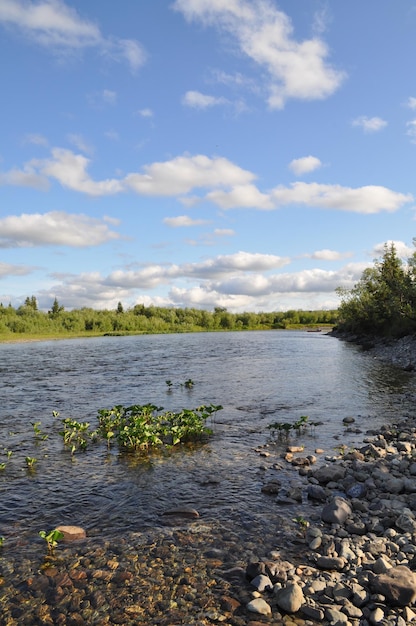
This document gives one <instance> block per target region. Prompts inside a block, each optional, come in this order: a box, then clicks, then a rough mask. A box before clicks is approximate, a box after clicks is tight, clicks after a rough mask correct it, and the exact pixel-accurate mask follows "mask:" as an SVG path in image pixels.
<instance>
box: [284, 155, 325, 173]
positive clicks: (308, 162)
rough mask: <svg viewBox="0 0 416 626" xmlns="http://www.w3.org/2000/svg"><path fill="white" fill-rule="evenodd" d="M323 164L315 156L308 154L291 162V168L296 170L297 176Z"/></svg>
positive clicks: (293, 170)
mask: <svg viewBox="0 0 416 626" xmlns="http://www.w3.org/2000/svg"><path fill="white" fill-rule="evenodd" d="M321 166H322V163H321V161H320V160H319V159H318V158H317V157H314V156H311V155H309V156H306V157H301V158H300V159H293V161H291V162H290V163H289V168H290V169H291V170H292V172H294V173H295V174H296V175H297V176H300V175H302V174H308V173H309V172H313V171H314V170H317V169H318V168H320V167H321Z"/></svg>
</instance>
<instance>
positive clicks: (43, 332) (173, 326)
mask: <svg viewBox="0 0 416 626" xmlns="http://www.w3.org/2000/svg"><path fill="white" fill-rule="evenodd" d="M337 318H338V314H337V311H298V310H291V311H286V312H275V313H230V312H229V311H227V309H225V308H223V307H216V308H215V309H214V311H205V310H201V309H193V308H186V309H176V308H165V307H156V306H148V307H146V306H144V305H143V304H136V305H135V306H133V307H132V308H129V309H126V310H125V309H124V307H123V305H122V303H121V302H119V304H118V306H117V308H116V309H115V310H95V309H90V308H82V309H74V310H71V311H66V310H65V308H64V307H63V306H61V305H60V303H59V302H58V300H57V299H55V300H54V302H53V304H52V306H51V308H50V310H49V311H48V312H44V311H39V309H38V303H37V301H36V298H35V297H34V296H31V297H27V298H26V300H25V302H24V304H23V305H21V306H19V307H18V308H14V307H12V306H11V305H8V306H4V305H3V304H0V338H1V339H3V340H4V339H8V338H10V339H12V338H14V337H17V336H19V337H20V336H26V335H27V336H29V335H30V336H54V337H55V336H60V335H62V336H69V335H74V336H83V335H106V334H107V335H112V334H117V335H118V334H120V335H122V334H140V333H143V334H151V333H182V332H198V331H218V330H224V331H225V330H269V329H287V328H296V327H299V326H307V327H311V328H313V327H317V326H321V325H322V326H323V325H325V326H327V325H329V326H333V325H334V324H335V323H336V321H337Z"/></svg>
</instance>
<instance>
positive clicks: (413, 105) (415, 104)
mask: <svg viewBox="0 0 416 626" xmlns="http://www.w3.org/2000/svg"><path fill="white" fill-rule="evenodd" d="M406 104H407V106H408V107H409V109H416V98H413V97H410V98H409V99H408V100H407V103H406Z"/></svg>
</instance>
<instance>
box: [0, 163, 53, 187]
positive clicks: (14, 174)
mask: <svg viewBox="0 0 416 626" xmlns="http://www.w3.org/2000/svg"><path fill="white" fill-rule="evenodd" d="M2 185H12V186H15V187H31V188H32V189H39V190H40V191H44V190H46V189H48V187H49V181H48V179H47V178H46V177H45V176H44V175H42V174H39V173H38V172H37V171H36V168H35V162H34V161H30V162H29V163H26V165H25V166H24V167H23V169H22V170H19V169H16V168H13V169H11V170H9V171H7V172H0V187H1V186H2Z"/></svg>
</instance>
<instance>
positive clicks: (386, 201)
mask: <svg viewBox="0 0 416 626" xmlns="http://www.w3.org/2000/svg"><path fill="white" fill-rule="evenodd" d="M89 164H90V159H88V158H87V157H85V156H84V155H82V154H74V153H73V152H72V151H71V150H65V149H63V148H54V149H53V150H52V158H50V159H43V160H32V161H30V162H29V163H28V164H27V165H26V166H25V167H24V169H23V170H11V171H9V172H3V173H0V184H4V185H6V184H8V185H19V184H20V185H26V186H33V187H37V188H45V186H46V185H47V182H48V181H47V178H46V177H49V178H54V179H55V180H57V181H58V182H59V183H60V184H61V185H62V186H63V187H67V188H68V189H72V190H73V191H78V192H81V193H85V194H87V195H90V196H106V195H114V194H118V193H122V192H126V191H133V192H135V193H137V194H139V195H144V196H185V195H186V194H190V193H191V192H192V191H194V190H197V189H203V190H207V191H206V194H205V196H201V197H195V196H188V197H187V198H182V200H183V201H184V203H186V204H188V205H189V206H190V205H192V204H196V203H197V202H200V201H201V200H208V201H210V202H212V203H214V204H215V205H217V206H219V207H220V208H222V209H234V208H240V209H242V208H253V209H257V210H264V211H268V210H273V209H278V208H281V207H284V206H290V205H293V204H295V205H306V206H310V207H317V208H320V209H333V210H338V211H351V212H354V213H363V214H370V213H379V212H381V211H390V212H393V211H397V210H398V209H399V208H400V207H402V206H403V205H405V204H407V203H409V202H411V201H412V200H413V196H412V195H411V194H403V193H399V192H396V191H393V190H391V189H388V188H387V187H382V186H379V185H367V186H364V187H357V188H350V187H343V186H341V185H325V184H318V183H303V182H295V183H293V184H292V185H290V187H285V186H283V185H279V186H277V187H275V188H274V189H272V190H271V191H268V192H267V193H264V192H262V191H260V190H259V189H258V188H257V187H256V186H255V185H254V184H253V180H254V179H255V178H256V175H255V174H253V173H252V172H250V171H248V170H244V169H242V168H241V167H239V166H238V165H235V164H234V163H232V162H231V161H229V160H228V159H226V158H224V157H215V158H210V157H207V156H205V155H202V154H199V155H195V156H189V155H185V156H179V157H175V158H173V159H171V160H169V161H164V162H156V163H151V164H149V165H145V166H143V168H142V169H143V172H142V173H137V172H133V173H129V174H127V175H126V176H125V177H124V178H109V179H105V180H100V181H95V180H93V179H92V178H91V176H90V175H89V174H88V171H87V170H88V166H89Z"/></svg>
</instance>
